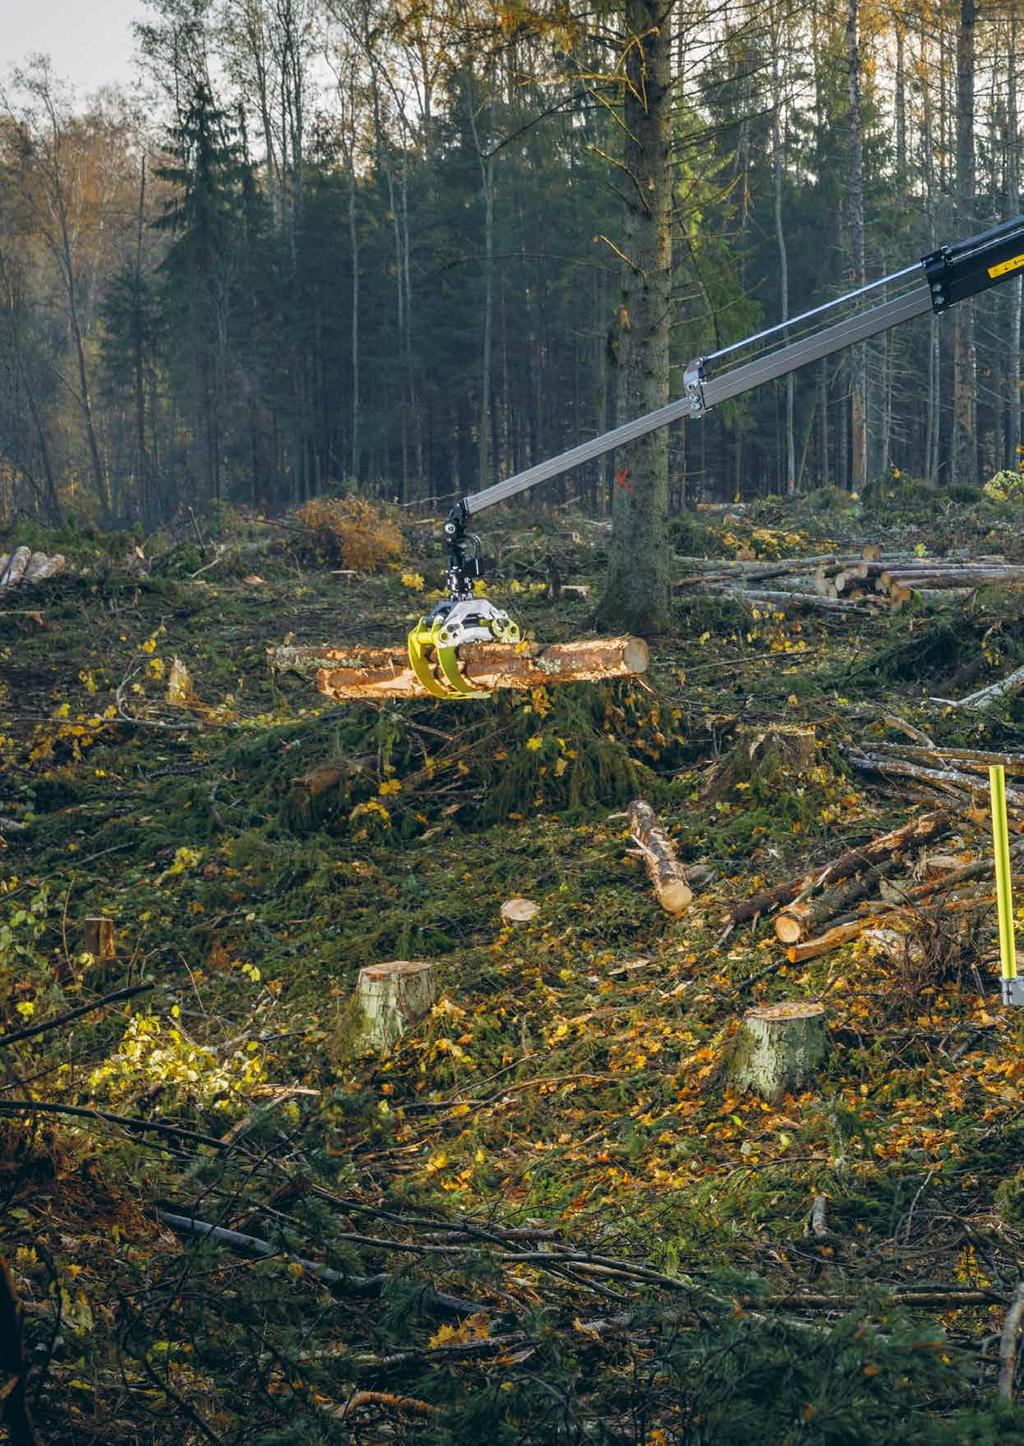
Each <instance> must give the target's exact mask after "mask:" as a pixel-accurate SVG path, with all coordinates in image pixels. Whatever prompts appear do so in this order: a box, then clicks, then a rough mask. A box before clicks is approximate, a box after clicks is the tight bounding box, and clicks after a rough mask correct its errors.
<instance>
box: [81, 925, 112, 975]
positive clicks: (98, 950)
mask: <svg viewBox="0 0 1024 1446" xmlns="http://www.w3.org/2000/svg"><path fill="white" fill-rule="evenodd" d="M83 946H84V948H85V951H86V953H88V954H91V955H92V957H93V959H94V960H95V961H96V963H97V964H105V963H107V962H108V961H109V960H111V959H116V958H117V939H116V937H115V934H114V921H113V919H103V918H99V917H98V916H97V917H93V918H87V919H86V921H85V936H84V940H83Z"/></svg>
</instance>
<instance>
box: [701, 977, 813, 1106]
mask: <svg viewBox="0 0 1024 1446" xmlns="http://www.w3.org/2000/svg"><path fill="white" fill-rule="evenodd" d="M827 1053H828V1035H827V1033H826V1028H825V1006H824V1005H823V1004H819V1003H818V1002H817V1001H809V1002H803V1001H799V1002H798V1001H794V1002H793V1003H787V1004H760V1005H756V1006H755V1007H754V1008H753V1009H748V1010H747V1013H746V1014H745V1015H744V1018H743V1023H742V1025H741V1026H740V1031H739V1034H738V1035H737V1036H736V1040H735V1044H734V1046H733V1052H732V1056H731V1058H730V1060H729V1062H728V1065H727V1067H726V1078H727V1079H728V1081H729V1083H730V1084H731V1085H732V1087H733V1089H736V1090H739V1091H741V1092H742V1091H744V1090H752V1091H753V1092H754V1093H755V1094H757V1095H760V1096H761V1098H762V1099H765V1100H778V1099H779V1098H781V1096H782V1095H784V1094H789V1093H792V1092H793V1091H794V1090H803V1089H807V1088H808V1087H809V1086H811V1085H813V1084H814V1083H815V1082H816V1079H817V1074H818V1069H819V1067H820V1066H821V1064H822V1062H823V1061H824V1059H825V1056H826V1054H827Z"/></svg>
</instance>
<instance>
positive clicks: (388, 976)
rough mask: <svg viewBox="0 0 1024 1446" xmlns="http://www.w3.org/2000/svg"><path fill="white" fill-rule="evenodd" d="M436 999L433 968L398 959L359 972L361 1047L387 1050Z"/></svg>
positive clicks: (357, 995) (357, 989) (428, 964)
mask: <svg viewBox="0 0 1024 1446" xmlns="http://www.w3.org/2000/svg"><path fill="white" fill-rule="evenodd" d="M436 998H437V978H436V975H435V973H434V966H433V964H430V963H427V962H425V961H423V960H412V961H410V960H406V959H399V960H396V961H395V962H394V963H391V964H370V965H368V966H367V967H366V968H365V969H360V971H359V979H358V982H357V984H356V1003H357V1005H358V1009H359V1013H360V1031H359V1034H360V1043H361V1044H363V1045H368V1046H370V1047H372V1048H375V1049H390V1047H391V1046H392V1045H393V1044H394V1043H395V1042H396V1040H399V1039H401V1037H402V1035H403V1034H405V1032H406V1030H407V1029H409V1028H410V1027H411V1026H412V1025H413V1024H415V1023H416V1022H417V1020H420V1019H422V1018H423V1016H424V1015H425V1014H428V1013H429V1012H430V1007H431V1005H432V1004H433V1002H434V1000H435V999H436Z"/></svg>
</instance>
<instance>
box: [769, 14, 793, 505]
mask: <svg viewBox="0 0 1024 1446" xmlns="http://www.w3.org/2000/svg"><path fill="white" fill-rule="evenodd" d="M781 49H782V26H781V25H779V24H778V23H776V24H773V26H772V196H773V201H774V212H775V241H776V245H777V247H778V251H779V291H780V297H781V303H782V320H783V321H788V320H789V256H788V254H787V251H786V232H785V229H784V227H783V224H782V182H783V174H784V168H785V156H784V155H783V150H782V147H783V115H782V110H783V105H784V97H783V87H782V74H781V69H780V64H779V62H780V54H779V52H780V51H781ZM782 335H783V337H786V336H787V335H788V333H786V332H783V334H782ZM795 385H796V378H795V377H794V375H793V373H792V372H790V373H789V375H788V376H787V377H786V479H785V480H786V486H785V491H786V493H787V495H792V494H793V493H794V492H795V491H796V435H795V430H794V425H793V406H794V396H795Z"/></svg>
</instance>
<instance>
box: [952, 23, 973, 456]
mask: <svg viewBox="0 0 1024 1446" xmlns="http://www.w3.org/2000/svg"><path fill="white" fill-rule="evenodd" d="M977 13H978V12H977V0H960V22H959V25H958V27H957V47H956V219H957V233H958V234H959V235H962V236H970V235H971V233H972V232H973V230H974V61H975V55H974V31H975V22H976V20H977ZM976 381H977V351H976V344H975V331H974V309H973V306H972V305H971V303H969V302H968V304H967V305H964V306H958V307H956V309H955V310H954V313H953V438H952V449H951V451H952V456H951V461H952V470H951V474H950V475H951V480H952V481H953V482H954V484H966V483H973V482H976V481H977V480H978V437H977V420H976V419H977V401H976V396H975V387H976Z"/></svg>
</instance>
